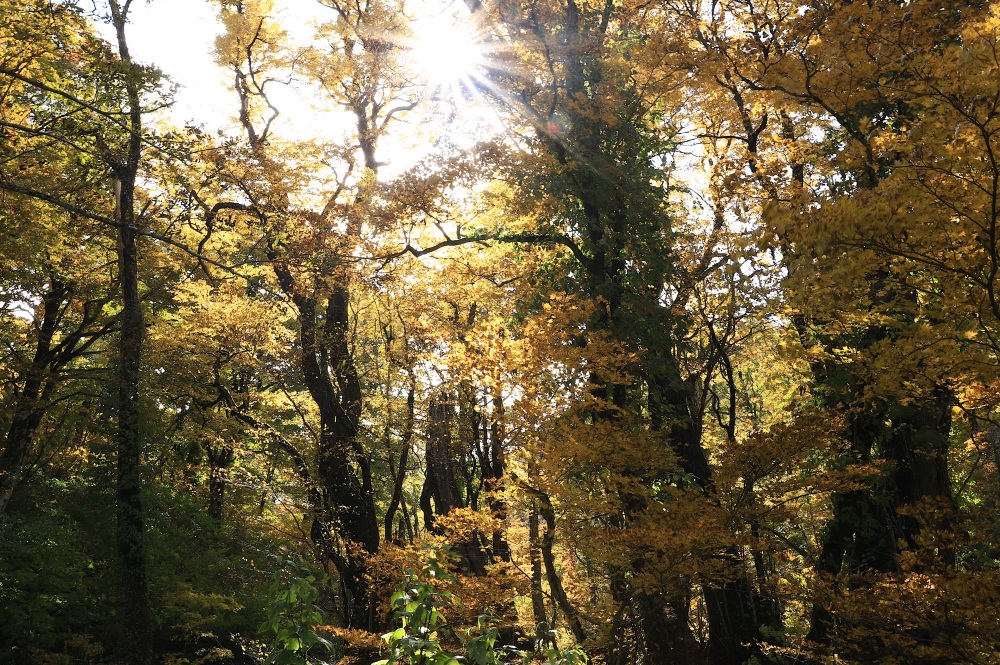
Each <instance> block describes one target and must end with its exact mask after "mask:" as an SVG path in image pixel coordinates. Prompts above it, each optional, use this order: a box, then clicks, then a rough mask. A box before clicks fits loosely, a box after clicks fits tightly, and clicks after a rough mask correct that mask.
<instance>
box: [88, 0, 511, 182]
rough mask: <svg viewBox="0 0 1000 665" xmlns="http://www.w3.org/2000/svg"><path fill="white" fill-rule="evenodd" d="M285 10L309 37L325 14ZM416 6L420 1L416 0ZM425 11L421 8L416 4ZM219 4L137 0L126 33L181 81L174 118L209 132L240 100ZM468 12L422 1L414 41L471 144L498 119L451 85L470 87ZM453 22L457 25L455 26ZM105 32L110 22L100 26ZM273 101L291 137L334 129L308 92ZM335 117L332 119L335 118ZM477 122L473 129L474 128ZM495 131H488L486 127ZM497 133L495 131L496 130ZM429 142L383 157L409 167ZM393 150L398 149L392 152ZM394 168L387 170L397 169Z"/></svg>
mask: <svg viewBox="0 0 1000 665" xmlns="http://www.w3.org/2000/svg"><path fill="white" fill-rule="evenodd" d="M281 5H284V6H285V8H284V9H283V10H282V11H281V15H282V16H283V17H284V18H285V20H286V21H287V24H286V25H284V26H283V27H285V28H286V29H287V30H289V32H291V33H293V34H296V33H297V34H298V35H300V36H302V37H306V36H307V35H309V34H310V32H311V29H312V28H311V27H310V25H309V23H310V19H311V18H313V17H315V16H316V15H317V12H324V13H323V16H326V12H327V11H328V10H325V9H324V8H323V7H321V6H320V5H319V4H318V3H316V2H314V1H313V0H285V1H284V2H279V6H281ZM414 6H415V7H417V6H419V5H418V4H417V3H414ZM418 11H420V10H418ZM216 13H217V9H216V5H215V3H213V2H209V1H208V0H148V1H145V2H143V1H138V0H137V1H136V2H133V4H132V8H131V11H130V25H129V28H128V32H127V36H128V40H129V48H130V50H131V52H132V57H133V58H134V59H136V60H137V61H139V62H142V63H145V64H153V65H155V66H157V67H159V68H160V69H161V70H162V71H163V72H164V73H165V74H166V75H167V76H169V77H170V79H171V80H172V81H173V82H174V83H176V84H178V85H179V89H178V91H177V94H176V97H175V99H176V101H175V105H174V108H173V109H172V111H171V116H172V118H173V120H174V122H176V123H179V124H184V123H192V124H195V125H203V126H204V127H205V129H206V130H208V131H210V132H214V131H216V130H220V129H225V128H227V127H232V121H233V119H234V116H235V113H236V111H237V101H236V98H235V95H234V94H233V93H232V75H231V74H230V73H229V72H226V71H224V70H222V69H221V68H220V67H218V66H217V65H216V64H215V61H214V56H213V50H214V45H215V38H216V36H217V35H218V34H219V33H220V32H221V30H222V26H221V24H220V23H219V22H218V20H217V18H216ZM463 13H466V10H465V9H464V3H463V2H461V0H425V2H424V8H423V11H422V16H421V18H420V19H419V20H418V21H417V22H416V24H415V30H416V31H417V41H416V42H415V43H414V44H412V45H410V47H411V48H412V49H413V57H412V58H411V60H412V62H413V64H414V66H415V67H417V68H418V69H420V70H422V71H424V72H425V75H426V78H427V80H428V84H429V85H430V86H431V87H432V88H441V89H439V90H438V95H439V96H440V95H452V94H454V96H455V99H456V100H458V101H456V104H455V107H456V108H455V111H456V113H455V116H454V117H453V119H452V121H451V124H450V125H449V126H448V127H447V131H448V132H449V133H450V134H451V135H452V139H453V140H454V141H455V142H456V143H457V144H459V145H461V146H462V147H466V145H469V146H471V144H472V143H473V142H474V138H473V136H472V135H473V134H478V135H480V136H481V135H482V134H481V133H482V131H483V128H484V127H488V126H489V125H491V124H496V123H497V122H498V121H497V120H496V115H495V112H493V111H492V110H491V109H489V107H488V106H487V105H486V103H485V102H483V101H482V100H479V101H478V102H477V101H476V100H474V99H473V100H470V99H464V100H463V99H462V97H463V95H461V94H456V93H455V92H454V91H452V90H449V87H454V88H458V87H459V84H458V81H459V80H460V79H465V81H464V85H465V86H466V87H471V81H469V80H468V71H469V70H470V69H471V68H474V67H475V66H476V65H477V64H478V63H477V60H479V59H480V56H479V55H478V54H477V53H476V46H475V45H474V44H472V43H471V42H472V38H471V37H470V35H469V34H468V33H466V34H462V33H461V25H462V21H461V18H459V19H458V20H456V19H455V15H458V16H459V17H461V15H462V14H463ZM455 25H458V26H460V27H459V32H456V29H455V27H454V26H455ZM102 28H103V29H104V30H105V34H106V37H107V38H109V39H110V38H111V37H112V34H111V32H110V28H109V27H106V26H102ZM272 94H273V95H274V101H275V102H276V104H277V105H278V107H279V108H280V109H281V112H282V115H281V116H280V117H279V119H278V121H277V122H276V124H275V127H274V131H275V132H277V133H278V134H280V135H282V136H285V137H287V138H293V139H294V138H310V137H311V136H313V135H314V134H310V132H313V133H315V132H321V131H323V129H324V128H330V125H331V124H332V123H331V120H332V118H331V117H329V116H327V117H325V118H323V117H320V116H317V115H316V114H315V113H314V112H313V111H312V109H311V108H310V107H311V103H312V100H311V99H310V98H309V96H308V93H304V92H303V91H301V90H295V89H292V88H287V87H284V86H280V87H278V88H272ZM335 122H336V121H333V123H335ZM473 128H475V129H473ZM486 131H490V130H486ZM493 131H496V129H494V130H493ZM429 148H430V145H429V144H428V142H427V140H426V138H422V139H418V138H414V139H410V140H407V139H405V138H403V139H402V140H395V141H393V142H392V144H391V145H388V146H383V147H382V150H381V151H380V152H381V153H382V158H383V159H388V161H389V162H390V164H391V166H392V167H395V168H400V167H404V164H402V162H411V163H412V162H413V161H415V160H416V159H419V157H420V156H421V155H422V154H425V153H426V152H427V150H428V149H429ZM392 152H395V154H391V153H392ZM395 168H390V169H389V170H395Z"/></svg>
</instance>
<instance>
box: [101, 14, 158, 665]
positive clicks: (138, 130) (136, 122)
mask: <svg viewBox="0 0 1000 665" xmlns="http://www.w3.org/2000/svg"><path fill="white" fill-rule="evenodd" d="M110 8H111V14H112V22H113V24H114V27H115V32H116V34H117V38H118V55H119V57H120V58H121V60H122V62H123V63H124V64H125V65H126V66H127V67H128V69H127V70H126V71H125V73H124V80H125V88H126V92H127V94H128V105H129V109H128V130H129V134H128V142H127V146H128V148H127V154H126V156H125V160H124V161H123V162H121V163H116V164H114V165H113V166H114V170H115V175H116V178H115V195H116V196H115V199H116V200H115V222H116V223H117V224H118V281H119V286H120V289H121V298H122V315H121V316H122V319H121V333H120V336H119V367H118V434H117V445H118V473H117V516H116V524H117V533H116V541H117V545H118V556H119V558H120V563H121V600H122V603H121V611H122V614H121V617H120V621H121V625H122V648H123V651H124V655H125V658H126V662H127V663H128V665H148V663H150V662H151V661H152V624H151V619H150V609H149V583H148V579H147V572H146V565H147V563H146V548H145V542H144V536H143V531H144V528H145V525H144V513H143V506H142V427H141V422H142V418H141V414H140V404H139V378H140V373H139V370H140V363H141V360H142V338H143V333H144V331H145V324H144V322H143V312H142V301H141V300H140V298H139V268H138V243H137V240H138V235H139V234H138V229H137V221H138V220H137V219H136V216H135V182H136V177H137V174H138V172H139V163H140V159H141V157H142V131H143V130H142V106H141V100H140V96H139V80H138V75H137V73H136V72H134V71H132V70H133V64H132V58H131V56H130V55H129V50H128V44H127V42H126V39H125V25H126V22H127V12H128V4H127V3H126V4H125V5H124V6H120V5H119V2H118V0H110Z"/></svg>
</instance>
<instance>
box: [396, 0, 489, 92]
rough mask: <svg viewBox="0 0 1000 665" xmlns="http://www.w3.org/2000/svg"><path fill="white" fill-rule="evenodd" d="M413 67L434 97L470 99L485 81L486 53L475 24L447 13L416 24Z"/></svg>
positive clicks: (421, 19) (416, 21) (466, 17)
mask: <svg viewBox="0 0 1000 665" xmlns="http://www.w3.org/2000/svg"><path fill="white" fill-rule="evenodd" d="M413 34H414V38H413V43H412V45H411V46H410V55H411V58H412V64H413V67H414V70H415V72H416V73H417V75H418V76H419V77H420V78H421V79H422V81H423V82H424V83H425V85H426V86H427V92H426V94H427V95H429V96H431V97H444V98H458V99H466V98H469V97H471V96H472V95H473V94H474V93H475V91H476V90H477V88H478V87H479V86H480V85H481V83H482V81H483V77H482V70H483V68H485V67H486V66H487V62H486V50H485V47H484V44H483V42H482V36H481V35H480V34H479V33H478V31H477V30H476V23H475V21H474V20H473V19H472V18H470V17H469V16H468V15H466V16H458V15H456V14H455V13H453V12H450V11H444V12H439V13H435V14H433V15H430V16H427V17H424V18H420V19H417V20H415V21H414V22H413Z"/></svg>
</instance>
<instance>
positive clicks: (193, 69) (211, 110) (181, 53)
mask: <svg viewBox="0 0 1000 665" xmlns="http://www.w3.org/2000/svg"><path fill="white" fill-rule="evenodd" d="M129 16H130V18H131V24H130V25H129V28H128V32H127V38H128V42H129V49H130V51H131V52H132V57H133V58H134V59H136V60H138V61H139V62H142V63H145V64H154V65H156V66H157V67H159V68H160V69H161V70H162V71H163V73H164V74H166V75H167V76H169V77H170V78H171V79H172V80H173V81H174V82H175V83H178V84H180V85H181V88H180V90H179V91H178V93H177V97H176V104H175V106H174V110H173V116H174V119H175V120H176V121H177V122H179V123H184V122H189V121H193V122H194V123H195V124H205V126H206V129H209V130H215V129H218V128H219V127H221V126H222V125H223V124H225V122H226V119H227V118H229V117H230V116H231V115H233V113H234V111H235V109H236V106H235V101H234V99H233V97H232V94H231V93H230V92H229V89H230V87H231V77H230V75H228V74H227V73H226V72H224V71H223V70H222V69H221V68H219V67H218V66H216V64H215V61H214V59H213V54H212V53H213V50H214V48H215V37H216V35H218V33H219V32H220V31H221V29H222V26H221V24H220V23H219V22H218V21H217V20H216V9H215V5H214V3H211V2H208V1H207V0H153V1H152V2H133V4H132V8H131V11H130V13H129Z"/></svg>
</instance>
